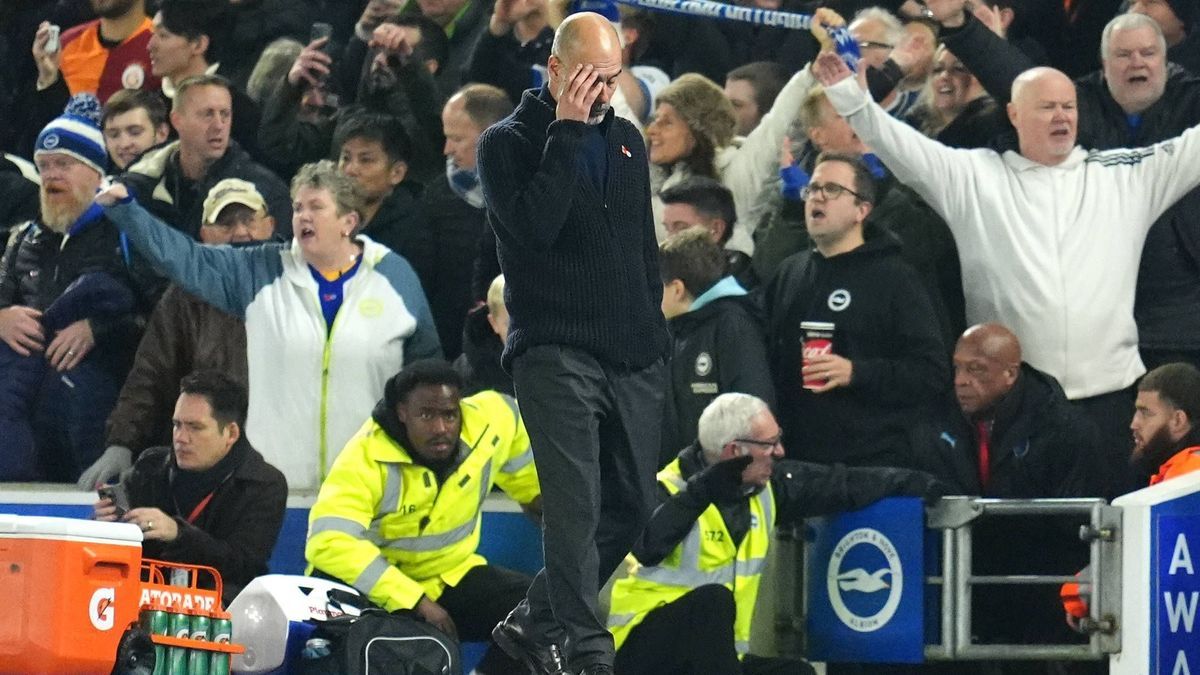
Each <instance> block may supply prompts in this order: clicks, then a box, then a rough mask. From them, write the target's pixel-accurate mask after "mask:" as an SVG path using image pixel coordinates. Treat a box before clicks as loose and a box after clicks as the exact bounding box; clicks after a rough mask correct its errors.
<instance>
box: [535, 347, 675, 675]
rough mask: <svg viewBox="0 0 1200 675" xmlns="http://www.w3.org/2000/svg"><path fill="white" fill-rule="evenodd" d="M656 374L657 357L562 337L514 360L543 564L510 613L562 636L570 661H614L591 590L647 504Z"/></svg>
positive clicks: (658, 396)
mask: <svg viewBox="0 0 1200 675" xmlns="http://www.w3.org/2000/svg"><path fill="white" fill-rule="evenodd" d="M663 377H664V367H663V363H662V361H661V360H659V361H658V362H656V363H655V364H653V365H651V366H649V367H647V368H644V369H642V370H630V369H627V368H621V367H619V366H613V365H611V364H608V363H604V362H601V361H599V360H597V359H596V358H595V357H593V356H591V355H590V354H588V353H587V352H585V351H583V350H580V349H576V348H573V347H566V346H562V345H540V346H536V347H532V348H530V349H529V350H528V351H526V352H525V353H523V354H521V355H520V356H518V357H517V358H516V359H515V360H514V361H513V383H514V384H515V386H516V393H517V400H518V401H519V403H520V406H521V416H522V418H523V419H524V421H525V428H526V429H527V430H528V432H529V439H530V442H531V444H532V447H533V457H534V462H535V463H536V464H537V470H538V480H539V482H540V483H541V487H542V509H543V516H542V539H543V543H542V547H543V551H544V553H545V558H546V566H545V567H544V568H543V569H542V570H541V571H540V572H538V573H537V576H535V577H534V579H533V584H532V585H531V586H530V587H529V593H528V594H527V595H526V598H525V600H524V601H523V602H522V603H521V604H520V605H518V606H517V608H516V610H514V612H513V614H512V615H511V620H515V621H518V622H520V623H521V624H522V625H523V626H524V627H525V629H526V630H527V632H528V633H529V634H530V635H531V636H533V637H534V638H535V639H537V640H539V641H543V642H548V641H554V642H556V643H558V644H560V645H562V647H563V649H564V651H565V654H566V656H567V659H568V662H569V664H570V666H571V667H572V668H575V669H581V668H583V667H586V666H589V665H591V664H594V663H608V664H611V663H612V662H613V640H612V635H611V634H610V633H609V632H608V629H607V628H605V625H604V622H603V621H601V620H600V619H599V618H598V616H597V614H598V610H597V600H598V597H597V596H598V594H599V590H600V587H601V585H602V584H603V583H604V582H605V581H606V580H607V579H608V577H609V575H611V574H612V572H613V570H615V569H616V567H617V565H618V564H620V562H621V560H622V559H623V558H624V557H625V555H626V554H627V553H628V552H629V549H630V547H632V546H633V543H634V540H635V539H636V538H637V536H638V535H639V534H640V533H641V531H642V528H643V527H644V526H645V524H646V521H647V519H648V518H649V516H650V511H651V509H652V508H653V506H654V484H655V478H654V475H655V469H656V468H657V462H658V446H659V435H660V424H661V420H662V405H663V387H664V382H663Z"/></svg>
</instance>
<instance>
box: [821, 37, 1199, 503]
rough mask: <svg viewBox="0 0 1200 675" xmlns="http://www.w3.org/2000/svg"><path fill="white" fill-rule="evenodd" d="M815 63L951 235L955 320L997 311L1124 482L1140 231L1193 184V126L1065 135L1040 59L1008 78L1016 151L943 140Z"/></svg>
mask: <svg viewBox="0 0 1200 675" xmlns="http://www.w3.org/2000/svg"><path fill="white" fill-rule="evenodd" d="M814 72H815V73H816V75H817V78H818V79H820V80H821V83H822V84H824V85H825V91H826V93H827V94H828V96H829V101H830V102H831V103H832V104H833V106H834V108H835V109H836V110H837V111H838V114H840V115H842V116H843V117H845V118H846V120H847V121H848V122H849V123H850V126H851V127H852V128H853V129H854V131H855V133H857V134H858V136H859V137H860V138H861V139H862V140H863V142H864V143H866V144H867V145H868V146H870V147H871V148H872V149H873V150H874V151H875V153H876V154H877V155H878V156H879V158H880V159H882V160H883V163H884V164H886V165H887V167H888V168H889V169H891V170H892V172H893V173H894V174H895V175H896V177H897V178H898V179H900V180H901V181H902V182H904V183H905V184H907V185H908V186H910V187H911V188H913V189H914V190H915V191H916V192H917V193H918V194H919V195H921V197H922V198H924V199H925V201H926V202H928V203H929V205H930V206H931V207H933V209H934V210H935V211H937V213H938V215H940V216H942V218H943V219H945V221H946V223H947V224H948V225H949V226H950V230H951V232H952V233H953V235H954V239H955V242H956V243H957V245H958V253H959V257H960V259H961V261H962V269H963V293H964V295H965V297H966V306H967V312H966V314H967V321H968V323H978V322H984V321H999V322H1001V323H1003V324H1005V325H1007V326H1009V327H1010V328H1011V329H1012V332H1013V333H1014V334H1015V335H1016V336H1017V337H1019V338H1020V339H1021V342H1022V343H1023V344H1024V345H1025V358H1026V360H1027V361H1028V362H1029V364H1030V365H1031V366H1033V367H1035V368H1037V369H1039V370H1041V371H1044V372H1046V373H1048V374H1050V375H1052V376H1054V377H1055V378H1056V379H1057V380H1058V381H1059V382H1061V383H1062V387H1063V389H1064V390H1065V392H1066V395H1067V398H1068V399H1070V400H1071V402H1072V403H1073V404H1074V405H1075V406H1076V407H1077V408H1078V409H1079V410H1080V411H1082V412H1083V413H1084V414H1086V415H1087V416H1088V417H1090V418H1091V419H1092V420H1093V422H1095V423H1096V426H1097V428H1098V429H1099V430H1100V447H1099V448H1098V449H1097V450H1096V452H1095V454H1097V455H1100V456H1102V460H1100V461H1101V462H1102V463H1103V464H1104V465H1105V467H1104V468H1105V474H1106V481H1107V485H1106V487H1105V489H1104V491H1103V493H1102V494H1101V495H1100V496H1105V497H1110V498H1111V497H1113V496H1115V495H1117V494H1122V493H1124V492H1125V491H1127V489H1128V488H1129V487H1131V486H1132V485H1133V476H1132V473H1131V472H1130V470H1129V468H1128V463H1127V461H1126V458H1127V457H1128V456H1129V434H1128V431H1127V430H1126V429H1125V428H1124V427H1125V425H1124V424H1123V423H1122V420H1123V419H1124V418H1125V417H1126V415H1127V414H1128V410H1129V404H1130V402H1131V401H1132V400H1133V388H1132V385H1133V383H1134V381H1135V380H1136V379H1137V378H1138V377H1139V376H1140V375H1141V374H1142V373H1144V372H1145V370H1146V369H1145V367H1144V366H1143V365H1142V361H1141V358H1140V357H1139V355H1138V349H1137V346H1138V340H1137V327H1136V325H1135V324H1134V320H1133V299H1134V287H1135V284H1136V282H1137V274H1138V263H1139V259H1140V257H1141V250H1142V244H1143V243H1144V242H1145V239H1146V232H1147V231H1148V230H1149V229H1150V225H1151V224H1153V223H1154V221H1155V219H1157V218H1158V216H1159V215H1160V214H1162V212H1163V211H1165V210H1166V209H1168V208H1169V207H1170V206H1171V205H1172V204H1174V203H1175V202H1176V201H1178V200H1179V198H1180V197H1182V196H1183V195H1184V194H1185V193H1186V192H1188V191H1189V190H1191V189H1192V188H1194V187H1195V186H1196V185H1197V184H1200V130H1197V129H1196V128H1194V127H1193V128H1191V129H1188V130H1187V131H1186V132H1184V133H1183V135H1181V136H1179V137H1178V138H1174V139H1171V140H1168V141H1164V142H1162V143H1158V144H1156V145H1152V146H1150V147H1147V148H1141V149H1137V150H1106V151H1101V152H1096V151H1093V152H1088V151H1085V150H1083V149H1082V148H1079V147H1078V146H1076V144H1075V133H1076V123H1077V121H1078V117H1077V112H1076V97H1075V85H1074V84H1073V83H1072V82H1071V80H1070V79H1068V78H1067V76H1066V75H1064V74H1063V73H1061V72H1059V71H1057V70H1053V69H1051V68H1033V69H1030V70H1027V71H1025V72H1024V73H1022V74H1021V75H1020V76H1019V77H1017V79H1016V81H1015V82H1014V83H1013V89H1012V102H1011V103H1009V104H1008V116H1009V120H1010V121H1011V122H1012V124H1013V127H1014V128H1015V129H1016V131H1017V139H1018V142H1019V147H1020V151H1019V152H1013V151H1008V152H1005V153H1004V154H1000V153H997V152H995V151H993V150H987V149H975V150H958V149H951V148H948V147H946V146H944V145H941V144H940V143H937V142H936V141H933V140H930V139H928V138H926V137H925V136H923V135H922V134H921V133H920V132H918V131H916V130H915V129H913V128H911V127H909V126H908V125H906V124H904V123H903V122H899V121H897V120H894V119H891V118H890V117H889V116H888V115H887V113H885V112H884V111H883V110H882V109H880V108H879V106H877V105H876V104H874V103H873V102H871V100H870V97H869V96H868V95H867V94H866V93H865V92H864V91H863V90H862V89H861V88H860V87H859V85H858V83H857V82H856V81H855V78H853V77H852V73H851V72H850V70H849V68H848V67H847V66H846V64H845V63H844V62H843V61H842V60H841V59H840V58H838V57H837V56H836V55H829V54H826V55H822V56H819V57H818V58H817V61H816V63H815V65H814Z"/></svg>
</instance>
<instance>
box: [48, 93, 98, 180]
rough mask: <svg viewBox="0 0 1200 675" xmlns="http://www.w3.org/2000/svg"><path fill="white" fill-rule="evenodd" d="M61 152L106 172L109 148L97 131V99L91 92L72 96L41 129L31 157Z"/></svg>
mask: <svg viewBox="0 0 1200 675" xmlns="http://www.w3.org/2000/svg"><path fill="white" fill-rule="evenodd" d="M56 152H61V153H64V154H67V155H70V156H72V157H74V158H75V159H77V160H79V161H81V162H83V163H84V164H87V165H88V166H90V167H92V168H93V169H95V170H96V172H97V173H99V174H100V175H101V176H103V175H104V174H105V167H107V166H108V151H107V150H105V149H104V134H103V133H101V132H100V101H99V100H97V99H96V97H95V96H93V95H92V94H76V95H74V96H72V97H71V100H70V102H68V103H67V107H66V109H65V110H63V114H62V115H60V116H59V117H56V118H55V119H54V121H52V122H50V124H47V125H46V128H45V129H42V133H40V134H38V137H37V144H36V145H35V146H34V150H33V156H34V157H37V156H38V155H47V154H51V153H56Z"/></svg>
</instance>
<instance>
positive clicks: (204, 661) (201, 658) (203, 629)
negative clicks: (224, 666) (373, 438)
mask: <svg viewBox="0 0 1200 675" xmlns="http://www.w3.org/2000/svg"><path fill="white" fill-rule="evenodd" d="M211 623H212V620H211V619H209V618H208V617H207V616H204V615H203V614H197V615H196V616H193V617H192V635H191V638H192V639H193V640H196V641H198V642H208V629H209V626H210V625H211ZM211 655H212V652H210V651H208V650H207V649H192V650H190V653H189V654H188V675H208V661H209V659H210V657H211Z"/></svg>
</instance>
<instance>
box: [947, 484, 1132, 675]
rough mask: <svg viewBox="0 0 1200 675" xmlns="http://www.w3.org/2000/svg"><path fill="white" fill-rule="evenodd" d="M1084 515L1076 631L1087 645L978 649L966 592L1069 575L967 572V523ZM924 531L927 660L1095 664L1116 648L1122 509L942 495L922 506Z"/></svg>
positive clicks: (1093, 502)
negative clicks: (929, 564) (932, 595)
mask: <svg viewBox="0 0 1200 675" xmlns="http://www.w3.org/2000/svg"><path fill="white" fill-rule="evenodd" d="M1067 515H1086V516H1088V517H1089V521H1090V522H1089V524H1087V525H1085V526H1083V527H1082V528H1081V530H1080V538H1081V539H1082V540H1083V541H1085V542H1087V543H1088V545H1089V548H1090V555H1089V557H1090V566H1089V570H1090V577H1091V580H1092V582H1093V583H1092V592H1091V599H1090V603H1089V604H1090V609H1091V614H1090V617H1089V618H1087V619H1084V620H1083V622H1082V626H1081V627H1082V628H1083V629H1084V631H1085V632H1087V633H1088V634H1089V640H1088V643H1087V644H1037V645H1029V644H978V643H974V642H972V638H971V636H972V634H973V631H972V617H971V607H972V604H971V601H972V591H973V588H974V587H975V586H979V585H985V584H986V585H1050V584H1054V585H1059V584H1063V583H1067V582H1070V581H1078V580H1079V579H1077V578H1076V577H1075V576H1055V575H976V574H974V573H973V572H972V563H973V532H974V529H973V525H974V523H975V521H977V520H978V519H980V518H983V517H989V518H991V517H1006V516H1067ZM926 526H927V528H928V529H929V530H939V531H940V532H941V535H940V537H941V542H942V551H941V567H942V572H943V573H942V575H941V576H926V577H925V583H926V584H927V585H934V586H940V587H941V594H940V595H941V603H942V607H941V635H940V642H939V643H937V644H926V645H925V658H926V659H928V660H931V661H948V660H954V661H962V660H990V661H1001V660H1004V661H1015V660H1057V661H1065V660H1099V659H1101V658H1104V656H1105V655H1107V654H1112V653H1115V652H1117V651H1119V650H1120V648H1121V634H1120V631H1121V622H1120V615H1121V590H1120V589H1121V537H1120V536H1119V529H1120V527H1121V509H1120V508H1118V507H1114V506H1109V505H1108V504H1107V503H1106V502H1105V501H1104V500H1102V499H1023V500H1013V499H1003V500H1002V499H979V498H970V497H947V498H943V499H942V500H940V501H939V502H938V503H936V504H934V505H933V506H931V507H929V508H927V509H926Z"/></svg>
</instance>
